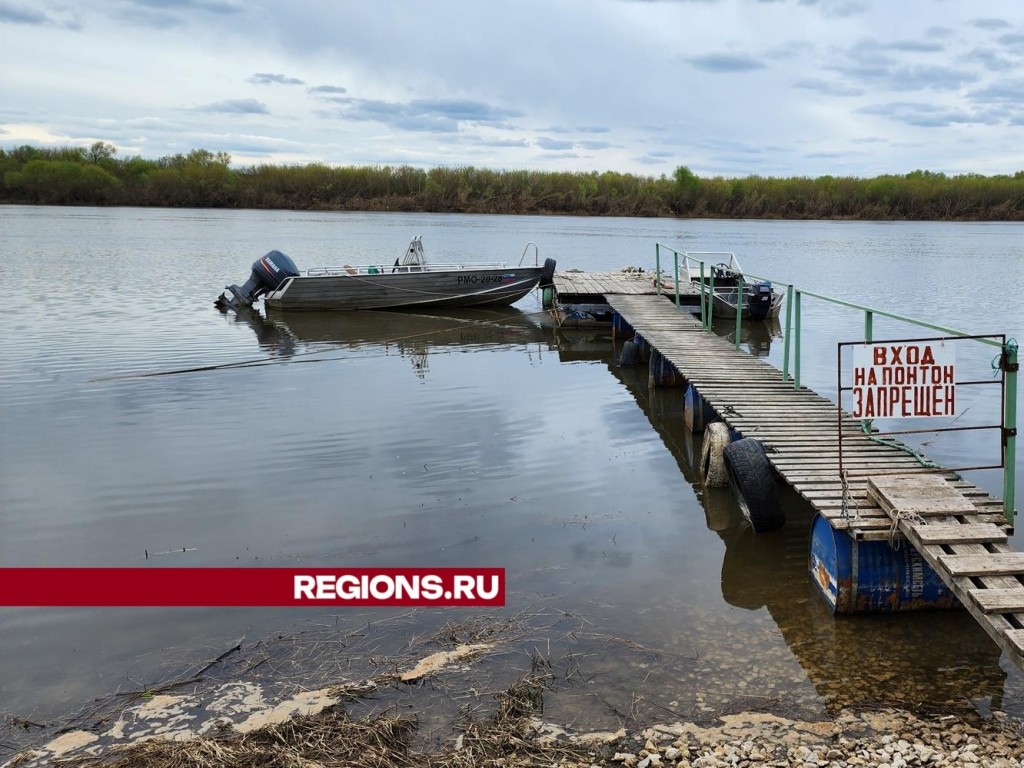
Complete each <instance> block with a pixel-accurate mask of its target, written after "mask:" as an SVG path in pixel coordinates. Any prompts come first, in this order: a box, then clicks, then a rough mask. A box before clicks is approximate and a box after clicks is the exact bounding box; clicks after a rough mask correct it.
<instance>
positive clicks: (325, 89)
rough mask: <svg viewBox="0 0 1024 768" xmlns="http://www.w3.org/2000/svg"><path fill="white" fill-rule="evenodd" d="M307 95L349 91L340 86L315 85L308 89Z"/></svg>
mask: <svg viewBox="0 0 1024 768" xmlns="http://www.w3.org/2000/svg"><path fill="white" fill-rule="evenodd" d="M306 93H348V89H347V88H342V87H341V86H340V85H315V86H313V87H312V88H307V89H306Z"/></svg>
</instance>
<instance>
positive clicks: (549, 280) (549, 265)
mask: <svg viewBox="0 0 1024 768" xmlns="http://www.w3.org/2000/svg"><path fill="white" fill-rule="evenodd" d="M554 278H555V260H554V259H544V269H543V270H541V273H540V283H538V285H539V286H540V287H541V288H544V287H546V286H549V285H554V284H555V280H554Z"/></svg>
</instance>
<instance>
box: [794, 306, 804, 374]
mask: <svg viewBox="0 0 1024 768" xmlns="http://www.w3.org/2000/svg"><path fill="white" fill-rule="evenodd" d="M802 294H803V291H799V290H798V291H797V292H796V296H795V302H796V309H795V310H794V314H795V318H794V321H795V323H794V324H795V325H796V336H795V337H794V338H793V358H794V360H793V387H794V389H800V296H801V295H802Z"/></svg>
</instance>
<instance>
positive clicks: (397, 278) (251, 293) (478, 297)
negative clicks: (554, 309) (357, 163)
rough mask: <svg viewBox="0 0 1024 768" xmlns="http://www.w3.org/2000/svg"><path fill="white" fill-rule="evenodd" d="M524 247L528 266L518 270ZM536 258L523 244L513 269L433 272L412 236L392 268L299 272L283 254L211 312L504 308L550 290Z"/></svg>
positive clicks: (551, 263)
mask: <svg viewBox="0 0 1024 768" xmlns="http://www.w3.org/2000/svg"><path fill="white" fill-rule="evenodd" d="M531 246H532V248H533V256H534V258H533V262H534V263H533V264H532V265H530V264H526V265H524V264H523V262H524V261H526V259H527V255H528V253H529V252H530V248H531ZM539 257H540V255H539V251H538V248H537V246H536V244H534V243H528V244H527V246H526V248H525V249H524V250H523V255H522V257H521V258H520V260H519V263H518V264H517V265H512V266H510V265H508V264H506V263H504V262H488V263H467V264H432V263H429V262H428V261H427V260H426V258H425V257H424V254H423V240H422V238H421V237H420V236H416V237H414V238H413V239H412V242H411V243H410V244H409V247H408V249H407V250H406V252H405V255H404V256H403V257H399V258H396V259H395V261H394V263H393V264H381V263H377V264H363V265H358V266H353V265H350V264H343V265H342V266H340V267H320V268H316V269H309V270H306V271H305V272H302V271H300V270H299V269H298V267H296V265H295V262H293V261H292V260H291V258H289V257H288V256H286V255H285V254H283V253H281V252H280V251H270V252H269V253H267V254H266V255H265V256H263V257H261V258H259V259H257V260H256V261H255V262H254V263H253V265H252V272H251V275H250V277H249V279H248V280H247V281H246V282H245V283H244V284H243V285H241V286H238V285H229V286H227V287H226V289H225V290H224V292H223V293H222V294H221V295H220V296H219V297H218V298H217V300H216V301H215V302H214V304H215V305H216V306H217V307H218V308H219V309H222V310H225V311H226V310H228V309H237V308H238V307H240V306H245V307H251V306H252V305H253V303H254V302H256V301H257V300H259V299H260V298H263V301H264V305H265V306H266V307H267V308H268V309H274V310H304V311H328V310H357V309H405V308H416V309H423V308H429V307H486V306H498V305H507V304H512V303H514V302H516V301H518V300H519V299H521V298H523V297H524V296H525V295H526V294H527V293H529V292H530V291H532V290H533V289H534V288H536V287H537V286H538V285H540V286H541V287H543V286H545V285H550V284H551V283H552V277H553V276H554V272H555V260H554V259H545V260H544V263H543V264H539V263H538V262H539Z"/></svg>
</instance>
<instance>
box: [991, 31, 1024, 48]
mask: <svg viewBox="0 0 1024 768" xmlns="http://www.w3.org/2000/svg"><path fill="white" fill-rule="evenodd" d="M996 42H998V43H999V44H1000V45H1002V46H1003V47H1004V48H1009V49H1010V50H1011V51H1016V52H1018V53H1022V52H1024V32H1008V33H1006V34H1005V35H1000V36H999V37H997V38H996Z"/></svg>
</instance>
